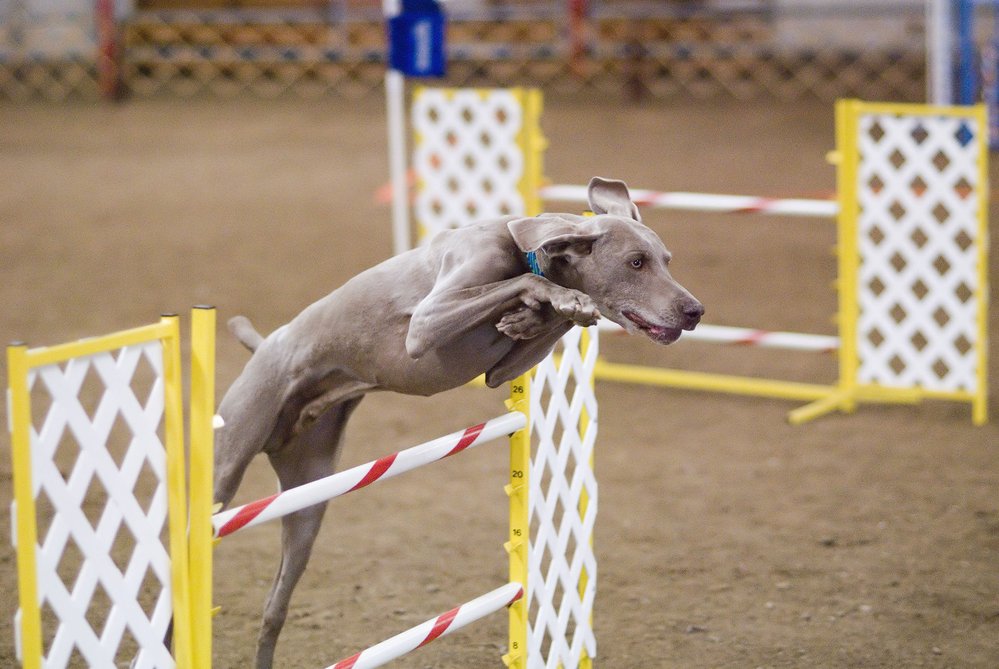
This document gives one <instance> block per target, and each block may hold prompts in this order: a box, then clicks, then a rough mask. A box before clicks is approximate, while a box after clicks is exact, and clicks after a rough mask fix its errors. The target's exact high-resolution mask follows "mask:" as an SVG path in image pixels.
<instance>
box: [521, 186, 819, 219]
mask: <svg viewBox="0 0 999 669" xmlns="http://www.w3.org/2000/svg"><path fill="white" fill-rule="evenodd" d="M541 197H542V198H543V199H545V200H558V201H562V202H587V201H588V195H587V188H586V186H570V185H566V184H556V185H552V186H546V187H544V188H542V189H541ZM631 199H632V201H633V202H634V203H635V204H637V205H639V206H647V207H652V208H653V209H679V210H684V211H708V212H719V213H730V214H772V215H775V216H776V215H780V216H803V217H809V218H813V217H814V218H834V217H835V216H836V214H837V213H838V212H839V203H837V202H836V201H835V200H807V199H797V198H790V199H780V198H769V197H757V196H754V195H714V194H710V193H684V192H679V191H677V192H662V191H653V190H641V189H635V190H632V191H631Z"/></svg>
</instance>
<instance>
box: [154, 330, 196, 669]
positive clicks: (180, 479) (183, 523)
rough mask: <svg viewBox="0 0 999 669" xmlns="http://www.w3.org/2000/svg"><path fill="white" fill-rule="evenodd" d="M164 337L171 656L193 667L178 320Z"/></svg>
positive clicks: (184, 668)
mask: <svg viewBox="0 0 999 669" xmlns="http://www.w3.org/2000/svg"><path fill="white" fill-rule="evenodd" d="M160 324H161V325H162V326H163V328H164V329H165V330H166V334H165V335H164V337H163V399H164V409H163V426H164V429H163V432H164V440H165V441H164V446H165V447H166V452H167V475H166V480H167V489H168V490H169V493H168V495H167V508H168V509H169V544H170V579H171V583H172V589H173V616H174V618H173V620H174V624H173V646H174V647H173V653H174V659H175V660H176V662H177V667H179V668H180V669H187V668H192V669H193V667H194V665H193V663H192V656H191V597H190V595H191V593H190V579H189V571H188V562H187V560H188V548H187V513H188V510H187V467H186V466H185V462H184V461H185V457H184V397H183V372H182V370H181V362H180V317H179V316H177V315H176V314H171V315H166V316H163V318H161V319H160Z"/></svg>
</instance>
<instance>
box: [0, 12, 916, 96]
mask: <svg viewBox="0 0 999 669" xmlns="http://www.w3.org/2000/svg"><path fill="white" fill-rule="evenodd" d="M124 4H125V2H124V0H119V2H118V3H117V5H116V6H115V7H112V6H111V0H102V1H99V2H96V3H83V2H81V1H80V0H57V1H55V2H45V3H43V2H41V0H0V99H13V100H22V99H32V98H42V99H50V100H61V99H66V98H77V97H82V98H96V97H98V96H99V95H100V94H101V90H102V88H103V90H104V93H105V95H116V94H117V93H118V92H119V90H124V91H127V92H129V93H130V94H131V95H134V96H139V97H144V96H152V95H159V94H168V95H174V96H192V95H199V94H205V93H207V94H211V95H219V96H231V95H236V94H245V93H249V94H252V95H257V96H264V97H273V96H279V95H284V94H294V95H298V96H303V97H321V96H339V97H345V98H352V99H353V98H360V97H364V96H367V95H371V94H374V93H376V92H380V90H381V83H382V76H383V73H384V62H385V28H384V24H383V20H382V13H381V3H380V0H326V1H325V2H310V1H309V0H237V1H236V2H227V3H222V2H220V1H219V0H187V1H185V0H139V1H138V5H137V6H135V7H126V6H124ZM447 7H448V15H449V21H448V29H447V41H448V59H449V74H448V78H447V82H446V83H447V84H448V85H452V86H513V85H531V86H539V87H542V88H544V89H545V92H546V93H548V94H557V93H569V94H572V93H588V92H596V93H600V94H609V95H614V96H622V95H624V96H628V97H631V98H640V97H649V98H655V99H672V98H696V99H705V98H736V99H752V98H765V99H773V98H776V99H778V100H795V99H800V98H818V99H822V100H832V99H834V98H838V97H844V96H851V97H860V98H876V99H882V100H898V101H906V100H908V101H915V100H922V99H923V97H924V92H925V84H924V79H925V60H926V58H925V47H924V44H925V40H924V34H925V16H924V6H923V2H921V1H919V0H904V1H903V0H898V1H895V2H885V1H879V0H826V1H825V2H815V3H807V4H806V3H796V2H789V1H787V0H743V1H737V0H714V1H709V2H685V1H669V2H666V1H661V2H648V1H639V2H633V1H632V2H625V1H622V0H589V1H588V2H584V1H581V0H574V1H571V2H570V1H566V2H526V1H524V0H519V1H512V0H492V1H487V0H451V2H448V3H447ZM102 8H103V14H102V13H101V12H102ZM101 16H103V18H100V17H101ZM112 17H117V20H115V21H112V20H111V19H112ZM109 77H110V78H111V79H113V80H114V81H115V82H117V83H120V84H121V86H122V88H121V89H115V88H113V87H112V86H111V85H110V84H108V83H107V78H109ZM101 81H104V82H105V83H103V84H102V83H101Z"/></svg>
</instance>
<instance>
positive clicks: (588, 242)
mask: <svg viewBox="0 0 999 669" xmlns="http://www.w3.org/2000/svg"><path fill="white" fill-rule="evenodd" d="M507 228H509V230H510V234H511V236H513V241H514V242H515V243H516V244H517V248H519V249H520V250H521V251H523V252H524V253H527V252H529V251H538V250H541V251H542V252H544V254H545V255H547V256H548V257H549V258H557V257H560V256H568V257H573V258H578V257H581V256H588V255H590V252H591V251H592V250H593V242H595V241H597V240H598V239H600V237H602V236H603V232H602V231H600V230H598V229H596V227H595V226H593V225H589V224H588V223H586V222H583V223H575V222H573V221H571V220H569V219H566V218H561V217H558V216H551V215H546V216H532V217H530V218H518V219H517V220H514V221H510V222H509V223H507Z"/></svg>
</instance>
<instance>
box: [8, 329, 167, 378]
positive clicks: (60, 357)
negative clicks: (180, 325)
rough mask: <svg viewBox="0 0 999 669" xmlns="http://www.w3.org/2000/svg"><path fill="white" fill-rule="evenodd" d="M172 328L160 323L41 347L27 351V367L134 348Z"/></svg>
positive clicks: (158, 337)
mask: <svg viewBox="0 0 999 669" xmlns="http://www.w3.org/2000/svg"><path fill="white" fill-rule="evenodd" d="M172 330H173V326H172V325H170V323H169V322H164V321H160V322H159V323H154V324H152V325H144V326H142V327H137V328H132V329H130V330H122V331H121V332H113V333H111V334H109V335H104V336H101V337H91V338H88V339H81V340H79V341H75V342H70V343H68V344H57V345H56V346H42V347H39V348H33V349H29V350H28V352H27V357H28V366H29V367H44V366H45V365H51V364H54V363H59V362H65V361H67V360H69V359H70V358H79V357H82V356H87V355H94V354H96V353H104V352H106V351H114V350H116V349H119V348H123V347H125V346H134V345H135V344H143V343H146V342H150V341H156V340H158V339H162V338H164V337H168V336H170V334H171V333H172Z"/></svg>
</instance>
